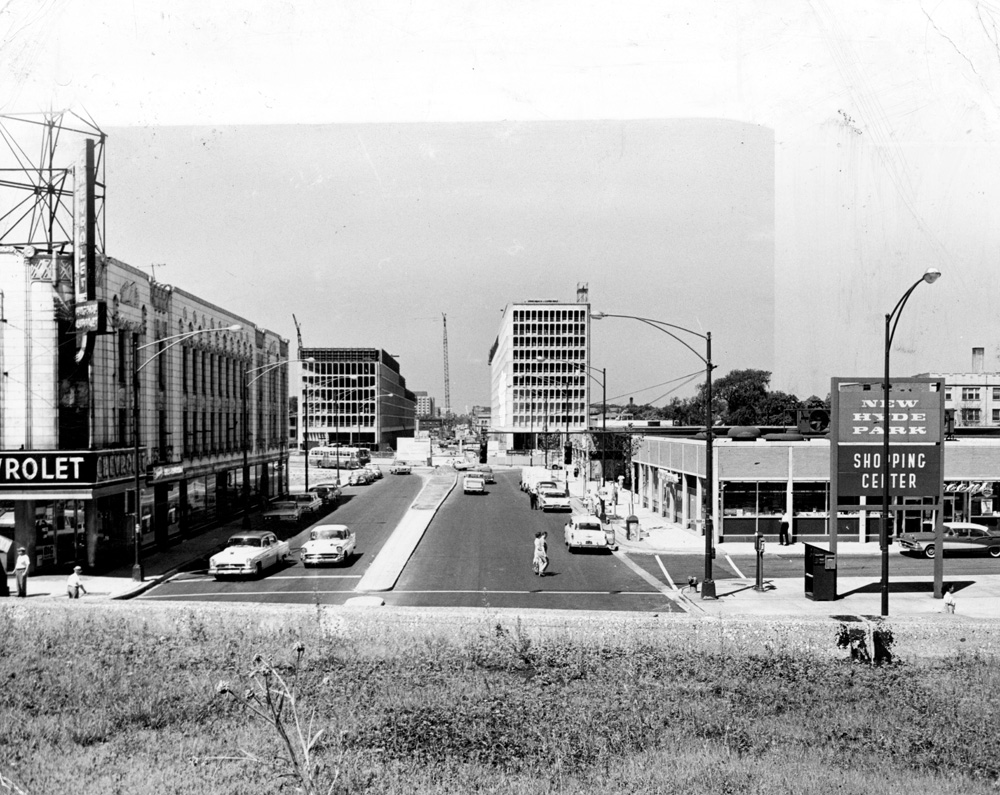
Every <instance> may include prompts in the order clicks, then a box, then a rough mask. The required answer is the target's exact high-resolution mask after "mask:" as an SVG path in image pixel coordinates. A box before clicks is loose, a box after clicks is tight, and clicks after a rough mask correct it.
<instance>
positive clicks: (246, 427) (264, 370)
mask: <svg viewBox="0 0 1000 795" xmlns="http://www.w3.org/2000/svg"><path fill="white" fill-rule="evenodd" d="M312 361H315V360H314V359H286V360H285V361H281V362H274V363H272V364H265V365H261V366H260V367H251V368H250V369H247V368H246V367H244V368H243V529H244V530H249V529H250V528H251V526H252V524H251V522H250V386H251V385H252V384H254V383H255V382H256V381H258V380H259V379H261V378H263V377H264V376H265V375H267V374H268V373H269V372H271V371H272V370H276V369H277V368H279V367H284V366H285V365H288V364H296V363H301V362H312ZM258 371H259V373H258ZM250 373H258V374H257V375H256V376H254V377H253V378H251V379H250V380H249V381H248V380H247V375H249V374H250ZM308 461H309V451H308V450H306V466H308V465H309V463H308ZM306 490H307V491H308V484H307V487H306Z"/></svg>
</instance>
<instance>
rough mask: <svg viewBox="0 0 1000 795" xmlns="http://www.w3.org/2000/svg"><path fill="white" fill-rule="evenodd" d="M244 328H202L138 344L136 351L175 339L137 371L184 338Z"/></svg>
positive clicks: (137, 369) (136, 369)
mask: <svg viewBox="0 0 1000 795" xmlns="http://www.w3.org/2000/svg"><path fill="white" fill-rule="evenodd" d="M242 329H243V326H223V327H222V328H200V329H198V330H197V331H186V332H184V333H183V334H174V335H173V336H171V337H161V338H160V339H158V340H153V341H152V342H147V343H145V344H143V345H138V346H136V351H141V350H144V349H146V348H151V347H152V346H154V345H159V344H160V343H161V342H166V341H167V340H173V342H171V343H170V344H169V345H167V346H165V347H164V348H163V350H159V351H157V352H156V353H154V354H153V355H152V356H150V357H149V358H148V359H146V361H144V362H143V363H142V364H140V365H139V366H138V367H136V368H135V371H136V372H137V373H138V372H139V371H140V370H142V368H143V367H145V366H146V365H147V364H149V363H150V362H151V361H153V359H155V358H156V357H157V356H160V355H162V354H164V353H166V352H167V351H169V350H170V349H171V348H173V347H174V346H175V345H179V344H180V343H182V342H184V340H186V339H190V338H191V337H196V336H197V335H199V334H210V333H212V332H215V333H219V332H220V331H241V330H242Z"/></svg>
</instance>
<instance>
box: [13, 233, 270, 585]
mask: <svg viewBox="0 0 1000 795" xmlns="http://www.w3.org/2000/svg"><path fill="white" fill-rule="evenodd" d="M88 279H89V285H88V284H87V282H88ZM81 284H83V286H84V289H83V290H81V288H80V285H81ZM0 296H2V298H3V302H2V303H0V313H2V317H0V357H2V359H0V371H2V377H0V440H2V448H3V449H2V451H0V456H2V458H3V463H2V466H0V501H2V506H3V508H5V509H6V510H5V513H4V515H3V516H0V533H4V534H5V535H8V537H12V538H14V540H15V541H16V544H17V545H21V546H24V547H26V548H27V550H28V554H29V556H30V557H31V558H32V560H33V561H34V562H35V563H36V564H37V565H41V566H42V567H51V566H55V567H57V568H58V569H59V570H62V571H65V570H67V569H66V566H67V565H69V564H71V563H73V562H79V563H83V564H85V565H87V566H89V567H91V568H94V567H97V568H101V567H104V566H109V565H112V564H114V563H119V562H121V561H123V560H125V561H127V560H128V559H129V558H130V557H131V556H132V555H133V554H134V553H135V544H136V542H137V541H138V543H140V544H141V545H142V546H143V547H145V546H151V545H159V546H163V545H166V544H168V543H171V542H172V541H174V540H176V539H179V538H182V537H183V536H185V535H186V534H189V533H193V532H195V531H196V530H197V529H198V528H199V527H202V526H205V525H208V524H210V523H213V522H215V521H217V520H219V519H226V518H229V517H230V516H232V514H233V513H234V512H237V511H239V510H241V509H242V507H243V493H242V489H243V482H244V480H243V472H244V470H243V462H244V458H243V456H244V445H245V444H246V456H247V461H248V463H249V468H248V472H249V479H248V481H247V482H248V484H249V488H250V491H251V497H252V498H254V499H255V498H256V497H257V496H259V495H270V494H275V493H282V492H283V491H285V489H286V484H287V469H286V463H287V461H286V456H287V439H286V434H287V428H288V414H287V412H288V409H287V406H288V400H287V396H288V381H287V378H288V376H287V373H286V369H287V368H286V367H284V366H281V365H280V364H279V363H280V362H282V361H284V360H286V359H287V358H288V343H287V340H285V339H282V338H281V337H279V336H278V335H277V334H274V333H273V332H270V331H267V330H265V329H262V328H258V327H256V326H255V325H254V324H253V323H252V322H251V321H248V320H246V319H245V318H243V317H241V316H240V315H238V314H236V313H235V312H234V311H232V310H228V309H223V308H221V307H218V306H215V305H214V304H211V303H209V302H207V301H205V300H203V299H200V298H198V297H197V296H195V295H192V294H191V293H188V292H185V291H183V290H180V289H177V288H174V287H171V286H170V285H166V284H160V283H158V282H156V281H154V280H153V279H151V278H150V276H149V275H148V274H146V273H144V272H142V271H140V270H137V269H136V268H133V267H131V266H129V265H127V264H125V263H123V262H120V261H118V260H116V259H112V258H107V257H102V256H99V257H98V258H97V260H96V262H95V263H94V264H93V265H92V266H86V267H85V266H83V265H81V263H80V262H74V259H73V258H72V257H70V256H65V255H62V254H52V253H50V252H36V251H35V250H34V248H32V247H30V246H28V247H23V248H0ZM233 327H239V330H235V329H234V328H233ZM272 365H274V368H273V369H269V368H270V367H271V366H272ZM245 384H248V386H245ZM136 406H137V407H138V414H137V413H136ZM137 416H138V439H137V438H136V435H135V433H136V425H135V421H136V417H137ZM244 417H248V418H249V423H248V425H247V426H245V425H244ZM137 443H138V444H137ZM137 446H138V486H139V501H138V505H139V521H138V522H136V518H135V498H134V490H135V486H136V471H137V468H136V465H135V460H136V447H137ZM2 525H6V526H2ZM137 528H138V532H136V530H137ZM136 536H138V538H137V537H136ZM140 549H141V548H140Z"/></svg>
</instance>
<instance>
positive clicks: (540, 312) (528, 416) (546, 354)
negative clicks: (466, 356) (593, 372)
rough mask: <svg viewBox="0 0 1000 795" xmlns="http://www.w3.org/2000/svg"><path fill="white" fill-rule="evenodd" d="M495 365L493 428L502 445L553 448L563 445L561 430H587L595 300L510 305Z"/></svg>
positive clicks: (520, 448) (492, 365)
mask: <svg viewBox="0 0 1000 795" xmlns="http://www.w3.org/2000/svg"><path fill="white" fill-rule="evenodd" d="M489 365H490V387H491V390H490V391H491V405H490V413H491V420H490V422H491V433H493V434H495V435H498V436H499V437H500V438H499V442H500V444H499V446H500V447H501V448H505V449H507V450H517V451H524V450H533V449H535V448H536V447H540V446H543V445H544V446H546V449H548V448H550V447H557V446H558V445H555V444H553V439H552V437H553V435H555V434H565V435H569V434H572V433H579V432H581V431H585V430H587V427H588V423H589V408H588V407H589V405H590V383H589V382H590V379H589V378H588V375H587V373H588V368H589V366H590V304H589V303H561V302H559V301H522V302H519V303H513V304H508V305H507V306H506V307H505V308H504V311H503V317H502V318H501V321H500V331H499V333H498V334H497V338H496V341H495V342H494V343H493V347H492V348H491V350H490V355H489ZM542 436H545V437H546V438H545V439H542V438H541V437H542Z"/></svg>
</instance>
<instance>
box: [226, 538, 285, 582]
mask: <svg viewBox="0 0 1000 795" xmlns="http://www.w3.org/2000/svg"><path fill="white" fill-rule="evenodd" d="M288 552H289V549H288V542H287V541H280V540H279V539H278V537H277V536H276V535H275V534H274V533H271V532H268V531H266V530H248V531H246V532H243V533H237V534H236V535H233V536H230V537H229V540H228V541H227V542H226V548H225V549H223V550H222V551H221V552H216V553H215V554H214V555H212V557H211V558H209V561H208V573H209V575H211V576H212V577H215V579H217V580H221V579H222V578H223V577H240V576H242V577H248V576H254V577H260V576H262V575H263V574H264V570H265V569H269V568H271V567H273V566H278V565H280V564H281V563H282V562H283V561H285V560H287V559H288Z"/></svg>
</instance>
